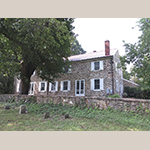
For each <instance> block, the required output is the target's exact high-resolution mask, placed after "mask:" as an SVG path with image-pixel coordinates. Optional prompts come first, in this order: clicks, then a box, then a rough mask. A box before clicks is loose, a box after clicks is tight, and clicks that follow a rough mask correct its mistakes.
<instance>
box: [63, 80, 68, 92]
mask: <svg viewBox="0 0 150 150" xmlns="http://www.w3.org/2000/svg"><path fill="white" fill-rule="evenodd" d="M63 90H68V81H64V82H63Z"/></svg>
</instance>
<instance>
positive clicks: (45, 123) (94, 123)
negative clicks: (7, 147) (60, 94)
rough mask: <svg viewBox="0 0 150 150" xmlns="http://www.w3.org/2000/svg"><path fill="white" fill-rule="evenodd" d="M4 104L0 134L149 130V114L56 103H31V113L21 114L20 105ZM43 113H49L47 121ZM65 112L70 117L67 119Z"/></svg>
mask: <svg viewBox="0 0 150 150" xmlns="http://www.w3.org/2000/svg"><path fill="white" fill-rule="evenodd" d="M7 104H8V103H7ZM4 105H5V103H0V131H150V114H147V115H146V114H142V113H141V114H137V113H133V112H132V113H131V112H130V113H127V112H121V111H119V110H114V109H108V110H98V109H92V108H84V109H82V108H79V107H76V108H75V107H69V106H61V105H53V104H28V105H26V106H27V111H28V113H27V114H19V105H20V104H16V103H10V106H11V109H8V110H5V109H4ZM44 112H50V117H49V118H48V119H44V118H43V114H44ZM66 113H69V116H70V118H68V119H65V118H64V114H66Z"/></svg>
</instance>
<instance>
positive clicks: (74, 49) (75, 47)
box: [71, 37, 86, 55]
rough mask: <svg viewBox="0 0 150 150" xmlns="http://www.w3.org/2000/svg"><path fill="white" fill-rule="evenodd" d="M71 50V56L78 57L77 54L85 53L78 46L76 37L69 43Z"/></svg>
mask: <svg viewBox="0 0 150 150" xmlns="http://www.w3.org/2000/svg"><path fill="white" fill-rule="evenodd" d="M71 50H72V55H79V54H84V53H86V51H85V50H84V49H83V48H82V46H81V45H80V44H79V41H78V40H77V39H76V37H75V38H74V40H73V41H72V43H71Z"/></svg>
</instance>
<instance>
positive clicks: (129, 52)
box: [123, 18, 150, 89]
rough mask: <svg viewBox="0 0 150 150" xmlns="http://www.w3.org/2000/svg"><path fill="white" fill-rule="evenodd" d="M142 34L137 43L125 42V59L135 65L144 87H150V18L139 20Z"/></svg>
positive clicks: (135, 70)
mask: <svg viewBox="0 0 150 150" xmlns="http://www.w3.org/2000/svg"><path fill="white" fill-rule="evenodd" d="M138 26H139V28H140V31H141V32H142V34H141V36H140V37H138V39H139V40H138V42H137V43H135V44H130V43H125V41H123V42H124V46H125V51H126V55H125V57H124V61H126V62H127V63H128V64H129V63H130V62H131V63H133V65H134V72H135V73H136V76H137V78H139V81H140V83H141V86H142V88H143V89H150V19H149V18H142V19H140V20H139V22H138Z"/></svg>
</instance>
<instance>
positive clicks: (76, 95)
mask: <svg viewBox="0 0 150 150" xmlns="http://www.w3.org/2000/svg"><path fill="white" fill-rule="evenodd" d="M77 81H79V94H77V93H76V92H77V88H76V87H77ZM81 81H84V87H83V94H81V93H80V92H81ZM75 96H85V80H84V79H80V80H75Z"/></svg>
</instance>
